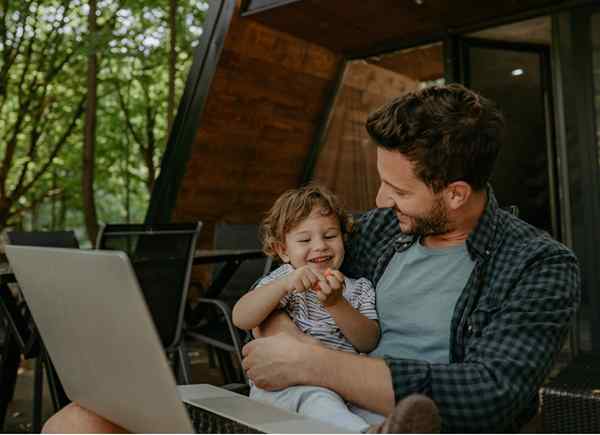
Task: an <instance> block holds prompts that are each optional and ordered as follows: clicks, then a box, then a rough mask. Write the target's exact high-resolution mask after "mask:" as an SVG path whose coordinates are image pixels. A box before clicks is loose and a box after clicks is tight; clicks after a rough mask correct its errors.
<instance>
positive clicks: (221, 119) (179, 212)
mask: <svg viewBox="0 0 600 435" xmlns="http://www.w3.org/2000/svg"><path fill="white" fill-rule="evenodd" d="M239 3H240V2H239V0H238V4H237V10H236V12H235V13H234V16H233V18H232V23H231V26H230V28H229V30H228V33H227V36H226V39H225V46H224V49H223V51H222V54H221V59H220V61H219V64H218V67H217V70H216V73H215V77H214V79H213V82H212V85H211V88H210V92H209V95H208V98H207V101H206V105H205V108H204V111H203V114H202V115H201V118H200V119H199V120H198V126H199V127H198V131H197V134H196V139H195V143H194V145H193V147H192V152H191V156H190V159H189V161H188V164H187V168H186V173H185V175H184V178H183V181H182V185H181V187H180V189H179V192H178V197H177V203H176V206H175V210H174V211H173V220H174V221H193V220H202V221H203V222H204V227H203V229H202V232H201V234H200V237H199V242H198V246H199V248H214V247H215V240H214V239H215V224H216V223H221V222H223V223H229V224H258V223H259V222H260V220H261V219H262V217H263V215H264V213H265V212H266V211H267V210H268V209H269V208H270V207H271V205H272V204H273V202H274V201H275V199H276V198H277V197H278V196H279V195H280V194H281V193H282V192H283V191H285V190H287V189H290V188H294V187H297V186H298V185H299V183H300V181H301V176H302V172H303V169H304V165H305V162H306V160H307V156H308V154H309V150H310V147H311V144H312V143H313V141H314V140H315V138H316V136H317V129H318V126H319V124H320V122H321V118H322V117H323V111H324V108H325V106H326V104H327V101H328V99H329V98H330V94H332V93H333V89H334V88H335V81H336V77H337V75H338V69H339V67H340V65H341V60H342V59H341V56H340V55H338V54H334V53H333V52H331V51H329V50H327V49H325V48H322V47H320V46H317V45H314V44H312V43H308V42H306V41H304V40H301V39H298V38H297V37H293V36H290V35H288V34H286V33H282V32H279V31H275V30H272V29H270V28H268V27H265V26H264V25H262V24H259V23H257V22H256V21H254V20H251V19H248V18H242V17H240V15H239V6H240V5H239ZM216 247H217V248H219V246H216ZM248 247H249V246H239V248H248ZM211 274H212V267H211V266H196V267H194V269H193V281H194V282H200V283H202V284H203V285H204V286H206V285H207V284H208V283H209V282H210V281H211ZM197 291H198V290H197V288H196V287H192V288H191V289H190V292H191V297H195V296H196V295H197Z"/></svg>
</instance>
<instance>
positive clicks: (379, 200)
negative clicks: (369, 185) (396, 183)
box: [375, 184, 394, 208]
mask: <svg viewBox="0 0 600 435" xmlns="http://www.w3.org/2000/svg"><path fill="white" fill-rule="evenodd" d="M375 204H376V205H377V207H379V208H387V207H393V206H394V203H393V201H392V199H391V198H390V197H389V195H388V194H387V189H386V188H385V186H384V185H383V184H381V185H380V186H379V190H378V191H377V196H376V197H375Z"/></svg>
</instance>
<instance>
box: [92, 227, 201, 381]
mask: <svg viewBox="0 0 600 435" xmlns="http://www.w3.org/2000/svg"><path fill="white" fill-rule="evenodd" d="M201 227H202V223H201V222H197V223H173V224H157V225H149V224H109V225H104V226H102V228H101V229H100V232H99V233H98V239H97V243H96V248H97V249H105V250H118V251H123V252H125V253H126V254H127V255H128V256H129V258H130V260H131V264H132V266H133V269H134V271H135V274H136V276H137V278H138V281H139V283H140V287H141V289H142V292H143V294H144V298H145V300H146V303H147V304H148V308H149V311H150V314H151V315H152V319H153V320H154V324H155V325H156V329H157V331H158V334H159V336H160V339H161V341H162V344H163V347H164V348H165V350H166V352H167V354H168V355H169V357H170V358H171V360H172V364H173V369H174V371H175V376H176V378H177V382H178V383H180V384H181V383H184V384H189V383H191V373H190V363H189V359H188V355H187V352H186V350H185V347H184V343H183V340H182V328H183V314H184V309H185V305H186V302H187V294H188V287H189V282H190V273H191V268H192V262H193V258H194V251H195V248H196V240H197V238H198V234H199V232H200V229H201Z"/></svg>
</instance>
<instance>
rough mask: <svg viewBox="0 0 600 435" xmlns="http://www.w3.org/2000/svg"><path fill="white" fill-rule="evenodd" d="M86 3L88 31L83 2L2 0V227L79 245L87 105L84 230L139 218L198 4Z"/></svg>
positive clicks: (187, 0)
mask: <svg viewBox="0 0 600 435" xmlns="http://www.w3.org/2000/svg"><path fill="white" fill-rule="evenodd" d="M95 1H96V2H97V10H96V25H97V28H96V30H95V32H87V30H88V29H87V26H86V21H87V19H89V18H90V8H88V2H85V1H84V0H22V1H18V2H17V1H9V0H0V229H2V228H4V227H6V226H7V225H12V226H20V227H23V228H25V229H34V228H35V229H50V228H53V229H59V228H65V227H69V228H74V229H76V231H78V236H79V237H80V238H82V237H85V234H83V233H82V232H81V231H82V230H83V229H84V226H85V225H84V221H85V218H84V213H83V210H84V206H83V204H84V193H83V192H84V189H83V188H82V180H83V178H82V173H83V170H84V165H82V155H83V152H84V145H85V143H84V142H86V141H85V140H82V138H84V137H85V134H86V128H88V129H90V130H89V131H88V142H87V145H88V146H89V145H90V142H89V139H90V137H92V136H91V135H90V131H91V126H92V125H93V124H92V123H91V122H90V121H91V120H88V121H86V122H84V114H86V113H87V116H91V115H90V114H91V113H92V105H94V104H95V105H96V109H95V112H96V116H95V131H96V133H95V135H94V137H95V144H94V146H95V152H94V153H93V155H94V158H95V164H94V165H93V177H92V178H91V179H92V180H94V181H92V182H89V181H88V187H86V189H85V191H86V192H87V193H86V195H87V198H88V199H87V200H85V201H90V198H92V199H93V200H94V203H95V207H96V216H97V217H96V218H95V219H94V218H93V217H92V218H91V219H90V221H92V222H94V221H96V222H97V221H105V222H106V221H110V222H118V221H122V220H125V219H131V220H132V221H140V220H142V219H143V217H144V215H145V209H146V207H147V203H148V199H149V195H150V192H151V189H152V186H153V183H154V179H155V178H156V176H157V171H158V168H159V159H160V156H161V155H162V153H163V150H164V147H165V145H166V141H167V134H168V123H169V121H168V113H172V112H173V110H172V108H171V109H169V104H170V105H171V107H173V106H174V101H176V99H177V95H181V91H182V89H183V83H184V79H185V75H186V74H187V70H188V68H189V65H190V64H191V55H192V48H193V45H194V43H195V42H196V41H197V39H198V36H199V33H200V31H201V25H202V22H203V17H204V13H205V10H206V8H207V3H206V2H205V1H203V0H179V1H178V2H177V3H174V5H175V6H176V8H175V9H171V11H168V10H167V8H166V2H164V0H127V1H125V0H95ZM173 13H175V26H174V27H173ZM171 33H175V35H176V36H175V37H173V38H171V39H169V35H170V34H171ZM169 41H170V42H169ZM92 53H94V54H95V56H96V75H95V76H96V79H95V81H96V86H95V89H96V97H94V96H93V92H92V91H91V89H92V88H93V86H91V85H90V83H91V80H92V77H91V76H92V75H93V74H89V72H90V71H92V69H91V68H89V69H88V63H89V60H90V59H91V54H92ZM173 53H174V54H175V56H176V61H175V62H173V60H172V59H173V58H172V56H173ZM169 64H170V65H171V67H170V66H169ZM173 65H174V66H175V67H174V68H173ZM173 77H174V78H173ZM173 87H174V89H175V91H174V93H173V91H172V89H173ZM88 88H90V92H89V94H88ZM170 89H171V90H170ZM173 95H174V96H173ZM94 102H95V103H94ZM169 110H170V111H171V112H169ZM88 150H89V148H88ZM89 161H91V160H89ZM86 165H88V169H91V166H90V164H89V163H86ZM90 189H91V190H92V191H93V197H92V195H91V194H90ZM34 216H35V219H33V217H34ZM32 222H34V224H32ZM32 225H35V227H33V226H32ZM90 237H91V239H92V240H93V238H94V236H93V234H91V235H90ZM84 244H85V242H84Z"/></svg>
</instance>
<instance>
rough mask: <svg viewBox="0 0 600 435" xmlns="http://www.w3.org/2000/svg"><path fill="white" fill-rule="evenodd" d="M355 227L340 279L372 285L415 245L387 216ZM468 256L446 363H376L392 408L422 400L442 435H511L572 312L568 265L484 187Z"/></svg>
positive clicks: (574, 294) (569, 258)
mask: <svg viewBox="0 0 600 435" xmlns="http://www.w3.org/2000/svg"><path fill="white" fill-rule="evenodd" d="M356 227H357V229H356V232H355V233H354V234H353V236H352V237H351V238H350V240H349V241H348V244H347V247H346V259H345V262H344V265H343V267H342V271H343V272H344V273H346V274H347V275H348V276H350V277H365V278H367V279H369V280H371V281H372V282H373V283H374V285H377V282H378V281H379V279H380V278H381V276H382V275H383V272H384V271H385V268H386V267H387V265H388V263H389V261H390V260H391V258H392V257H393V255H394V254H395V253H396V252H402V251H404V250H406V249H407V248H408V247H410V246H411V245H412V243H414V241H415V240H416V238H415V237H414V236H409V235H406V234H402V233H401V232H400V227H399V224H398V220H397V219H396V216H395V214H394V212H393V211H392V210H391V209H374V210H371V211H369V212H367V213H366V214H364V215H363V216H362V217H361V218H360V219H359V221H358V222H357V225H356ZM467 249H468V252H469V255H470V256H471V258H472V259H473V261H474V262H475V268H474V270H473V272H472V274H471V276H470V277H469V279H468V281H467V285H466V286H465V288H464V290H463V291H462V294H461V295H460V297H459V299H458V301H457V303H456V306H455V308H454V314H453V316H452V321H451V326H450V328H451V331H450V363H449V364H430V363H428V362H426V361H416V360H407V359H399V358H393V357H385V360H386V363H387V364H388V366H389V368H390V372H391V375H392V381H393V387H394V392H395V395H396V400H400V399H402V398H403V397H405V396H406V395H408V394H410V393H422V394H426V395H428V396H429V397H431V398H432V399H433V400H434V401H435V402H436V404H437V405H438V407H439V410H440V413H441V417H442V422H443V430H444V431H445V432H501V431H513V430H516V429H518V428H519V426H520V425H521V424H523V423H525V421H526V419H527V418H530V417H532V416H533V415H534V414H535V412H536V410H537V405H538V389H539V387H540V385H541V384H542V382H543V381H544V379H545V377H546V376H547V375H548V372H549V371H550V369H551V366H552V362H553V357H554V356H555V355H556V354H557V352H558V351H559V349H560V346H561V344H562V342H563V340H564V338H565V337H566V335H567V333H568V330H569V326H570V324H571V320H572V319H573V317H574V314H575V311H576V309H577V307H578V304H579V299H580V278H579V267H578V263H577V259H576V257H575V255H574V254H573V253H572V252H571V251H570V250H569V249H568V248H566V247H565V246H564V245H562V244H560V243H559V242H557V241H556V240H554V239H552V238H550V237H549V236H548V235H547V234H546V233H544V232H542V231H540V230H538V229H536V228H534V227H532V226H531V225H529V224H527V223H525V222H523V221H522V220H520V219H518V218H516V217H515V216H513V215H512V214H510V213H509V212H507V211H505V210H502V209H501V208H499V206H498V203H497V201H496V198H495V197H494V194H493V192H492V189H491V188H488V203H487V206H486V209H485V211H484V214H483V215H482V217H481V219H480V221H479V223H478V225H477V227H476V228H475V231H473V232H472V233H471V234H470V236H469V238H468V239H467ZM398 291H402V288H401V287H400V288H399V289H398Z"/></svg>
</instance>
